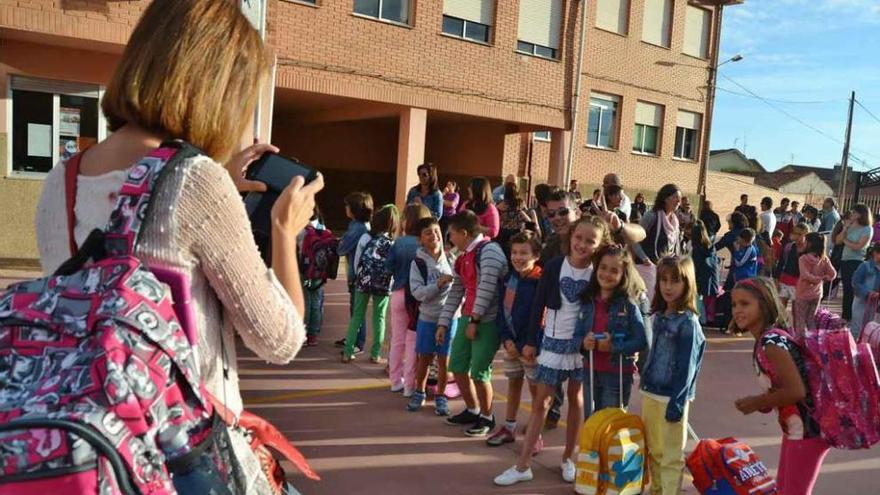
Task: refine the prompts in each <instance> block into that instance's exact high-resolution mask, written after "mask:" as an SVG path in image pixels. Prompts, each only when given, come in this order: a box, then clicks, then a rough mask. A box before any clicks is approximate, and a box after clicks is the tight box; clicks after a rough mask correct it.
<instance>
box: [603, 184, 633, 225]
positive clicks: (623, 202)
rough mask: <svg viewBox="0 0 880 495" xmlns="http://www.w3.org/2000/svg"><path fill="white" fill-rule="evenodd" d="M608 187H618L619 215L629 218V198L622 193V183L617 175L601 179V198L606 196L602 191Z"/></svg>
mask: <svg viewBox="0 0 880 495" xmlns="http://www.w3.org/2000/svg"><path fill="white" fill-rule="evenodd" d="M609 186H620V198H621V199H620V206H618V207H617V209H618V210H620V212H621V213H623V214H624V215H625V216H626V218H629V217H630V215H631V214H632V200H631V199H629V196H627V195H626V192H624V191H623V183H622V182H621V181H620V176H618V175H617V174H613V173H612V174H607V175H605V177H603V178H602V189H603V191H602V194H603V196H604V195H605V194H607V193H606V192H605V191H604V189H606V188H608V187H609Z"/></svg>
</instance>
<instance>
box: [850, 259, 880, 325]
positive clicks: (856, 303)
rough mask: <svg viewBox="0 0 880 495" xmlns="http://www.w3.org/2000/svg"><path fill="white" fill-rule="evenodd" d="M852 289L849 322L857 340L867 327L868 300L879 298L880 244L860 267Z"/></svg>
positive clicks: (853, 280) (855, 275)
mask: <svg viewBox="0 0 880 495" xmlns="http://www.w3.org/2000/svg"><path fill="white" fill-rule="evenodd" d="M852 287H853V293H854V295H855V297H854V298H853V305H852V320H850V322H849V331H850V332H852V334H853V336H854V337H855V338H858V337H859V334H861V333H862V327H863V326H865V325H864V323H865V321H864V318H865V306H866V304H867V302H868V298H869V297H871V296H874V297H877V295H878V294H877V291H880V242H878V243H876V244H874V246H873V247H872V248H871V254H870V255H869V256H868V261H865V262H864V263H862V264H861V265H859V267H858V269H856V272H855V274H853V278H852Z"/></svg>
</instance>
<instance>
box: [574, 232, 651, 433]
mask: <svg viewBox="0 0 880 495" xmlns="http://www.w3.org/2000/svg"><path fill="white" fill-rule="evenodd" d="M644 291H645V286H644V283H643V282H642V279H641V277H639V274H638V272H636V269H635V264H634V262H633V259H632V257H630V254H629V252H628V251H627V250H626V248H623V247H621V246H617V245H608V246H604V247H602V248H601V249H600V250H599V251H598V252H597V253H596V256H595V257H594V259H593V276H592V277H591V278H590V283H589V285H588V286H587V290H586V292H584V295H583V305H582V306H581V311H580V315H579V316H578V322H577V325H578V332H577V333H578V334H586V337H584V350H585V351H587V353H589V354H587V356H586V357H587V361H585V364H586V365H588V366H589V365H590V364H592V369H593V379H592V384H593V387H592V389H591V390H588V387H585V388H584V404H585V406H584V407H585V408H586V404H588V403H589V404H592V405H593V410H592V411H589V412H587V413H586V414H585V416H587V417H589V416H590V415H591V414H592V413H594V412H596V411H599V410H601V409H604V408H606V407H618V406H622V408H623V409H626V408H628V407H629V399H630V392H631V390H632V384H633V375H634V374H635V372H636V366H635V360H636V354H637V353H639V352H643V351H645V350H647V347H648V340H647V337H646V334H645V323H644V320H643V319H642V311H641V309H640V308H639V306H638V304H637V303H638V301H639V298H640V296H641V294H642V293H644ZM590 359H592V363H590V362H589V360H590ZM588 369H589V368H588ZM621 386H622V387H623V388H622V389H621ZM588 392H589V395H587V393H588ZM588 398H589V399H588ZM588 400H589V402H588Z"/></svg>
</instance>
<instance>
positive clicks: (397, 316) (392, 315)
mask: <svg viewBox="0 0 880 495" xmlns="http://www.w3.org/2000/svg"><path fill="white" fill-rule="evenodd" d="M431 216H432V214H431V210H429V209H428V208H427V207H426V206H424V205H421V204H411V205H409V206H407V207H406V208H405V209H404V210H403V232H402V233H403V236H401V237H398V238H397V240H395V241H394V245H393V246H391V250H390V251H389V252H388V257H387V258H386V259H385V268H386V269H387V270H388V271H390V272H391V273H392V274H393V277H392V283H391V304H390V306H389V308H388V319H389V320H390V323H391V325H390V329H391V336H390V338H389V339H388V340H390V342H391V344H390V346H389V347H390V348H389V350H388V377H389V378H390V380H391V391H392V392H400V391H401V390H403V396H404V397H410V396H412V395H413V391H414V390H415V388H416V385H415V375H416V329H415V328H409V314H408V313H407V309H406V295H405V291H406V283H407V282H408V281H409V278H410V266H411V265H412V262H413V259H415V257H416V250H418V248H419V241H418V235H419V232H418V223H419V220H421V219H422V218H428V217H431Z"/></svg>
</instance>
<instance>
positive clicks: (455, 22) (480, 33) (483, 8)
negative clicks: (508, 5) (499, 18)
mask: <svg viewBox="0 0 880 495" xmlns="http://www.w3.org/2000/svg"><path fill="white" fill-rule="evenodd" d="M494 3H495V2H494V0H445V1H444V3H443V32H444V33H445V34H448V35H451V36H456V37H458V38H464V39H469V40H473V41H480V42H483V43H488V42H489V39H490V31H491V26H492V24H493V20H494V15H495V8H494V7H495V5H494Z"/></svg>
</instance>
